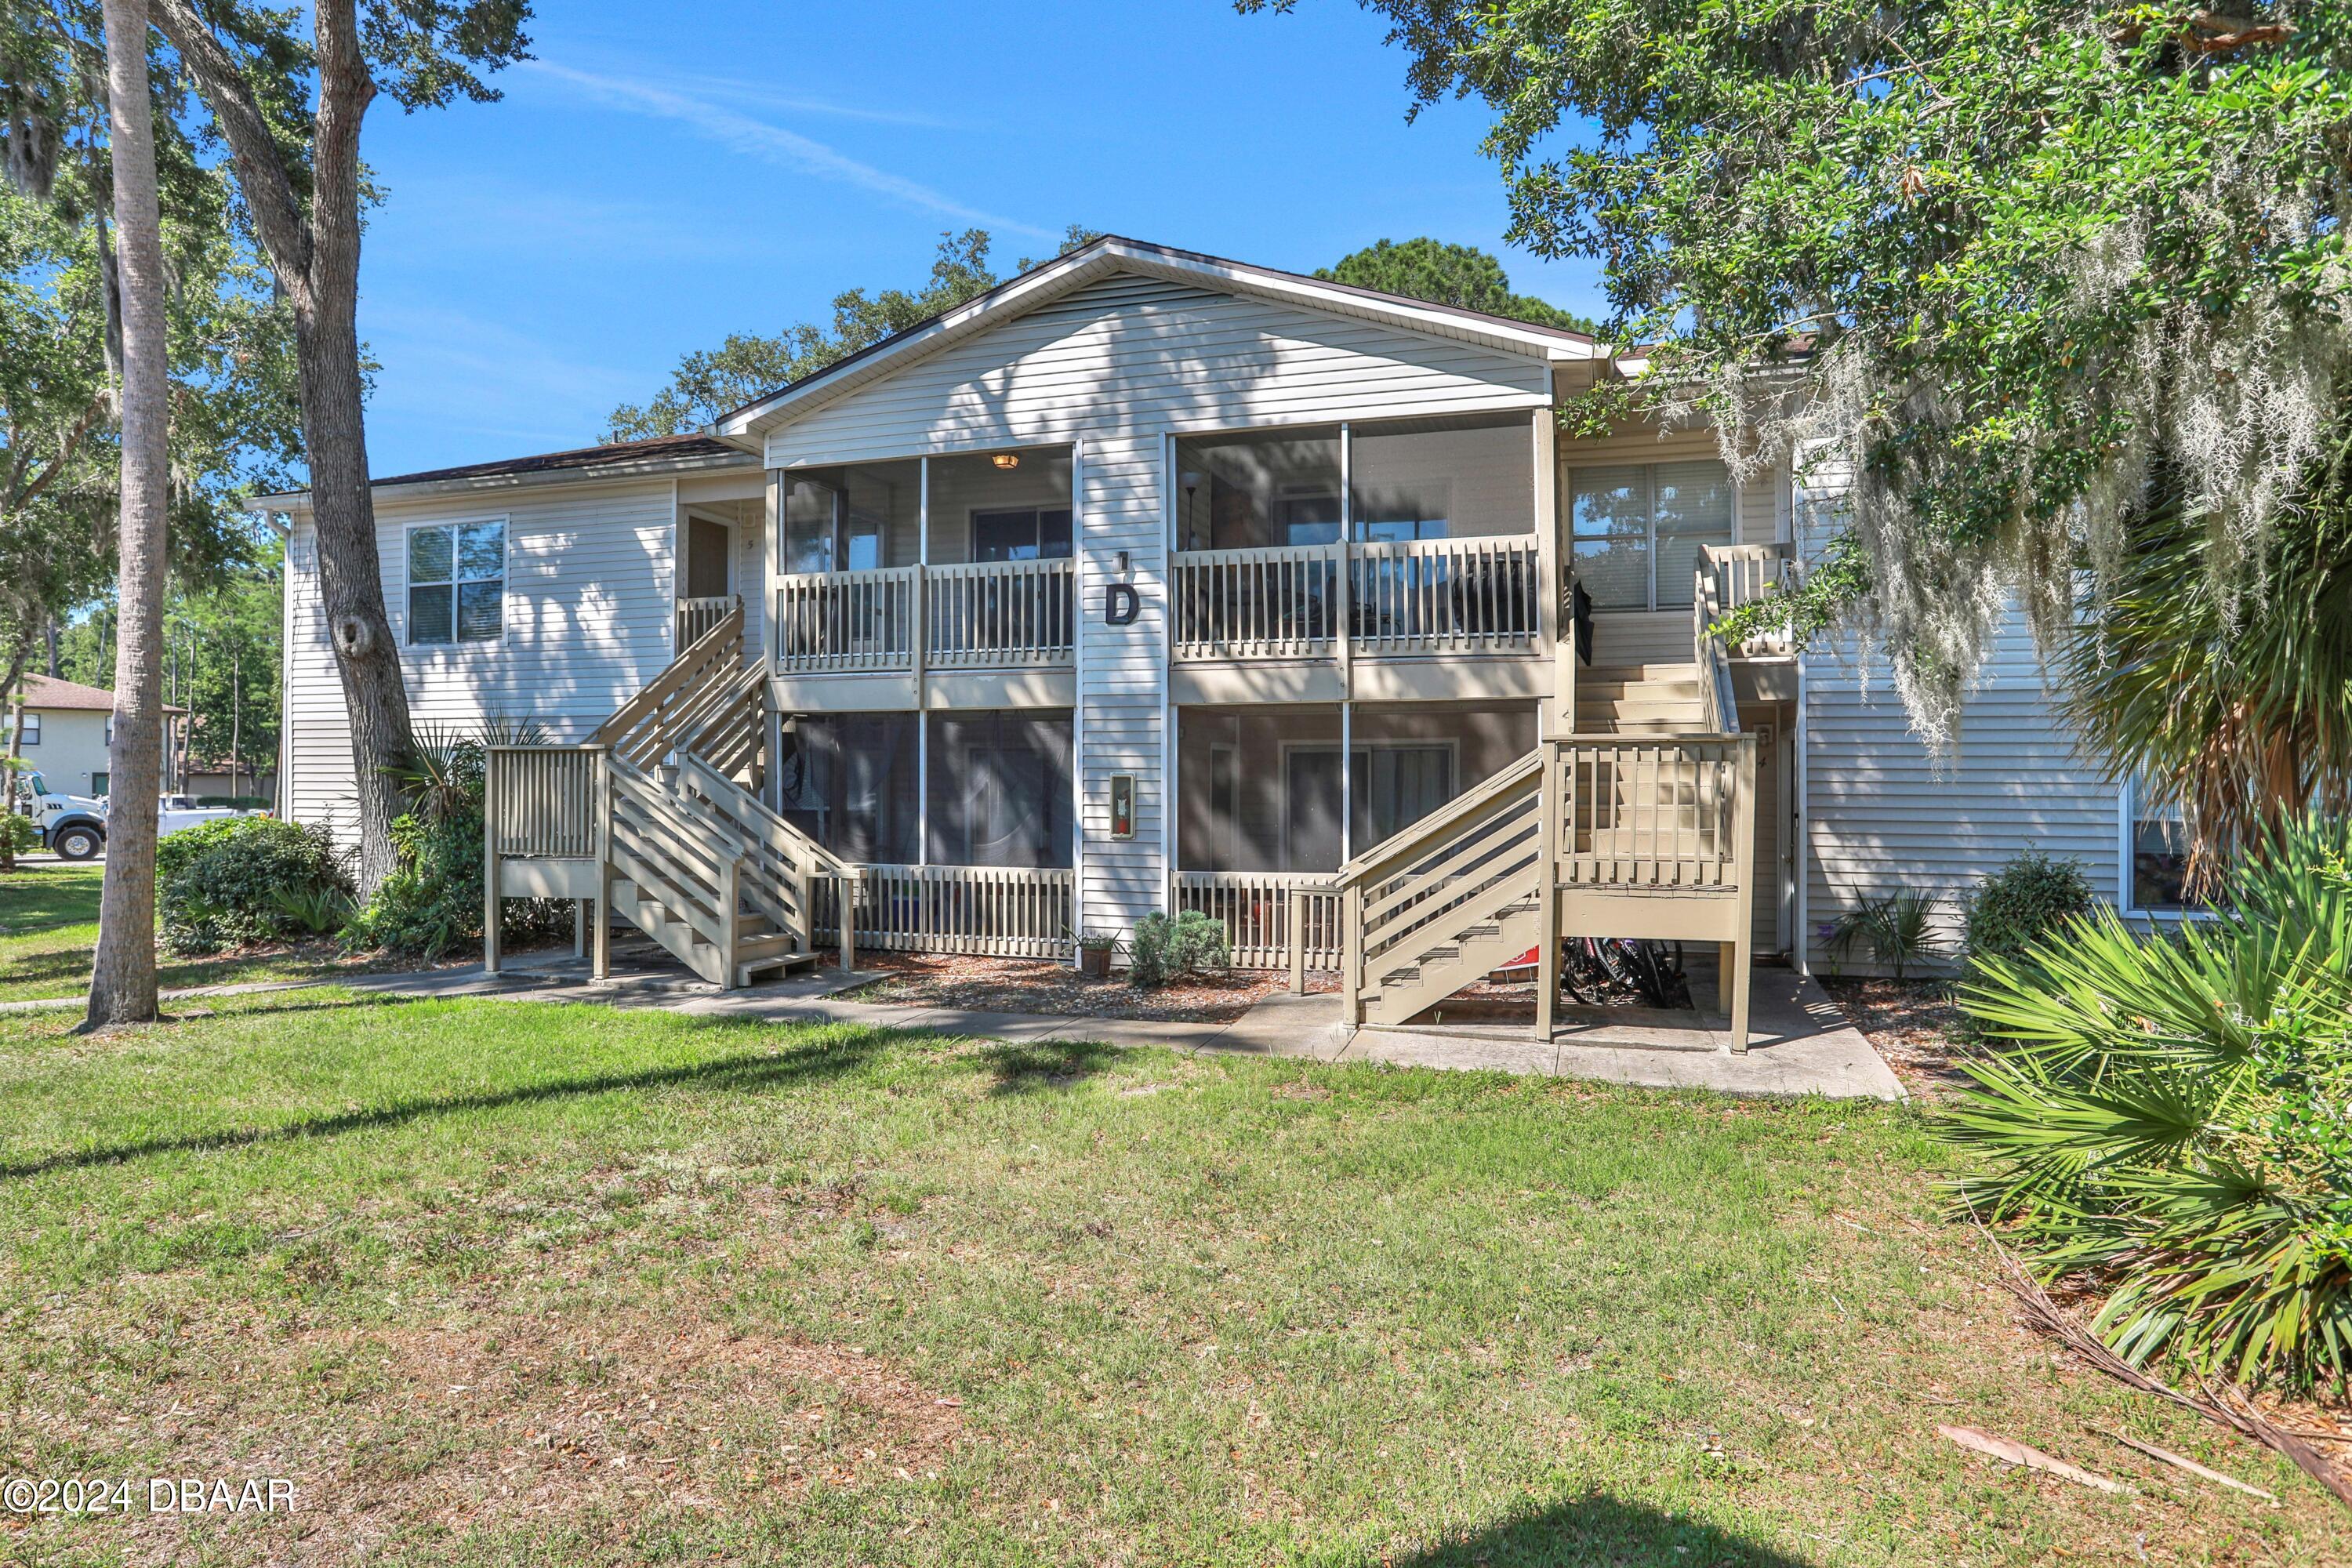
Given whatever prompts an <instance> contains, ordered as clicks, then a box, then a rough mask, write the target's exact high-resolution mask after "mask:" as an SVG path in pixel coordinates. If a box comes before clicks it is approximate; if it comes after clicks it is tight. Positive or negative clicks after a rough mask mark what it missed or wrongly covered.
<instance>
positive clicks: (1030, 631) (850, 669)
mask: <svg viewBox="0 0 2352 1568" xmlns="http://www.w3.org/2000/svg"><path fill="white" fill-rule="evenodd" d="M1071 479H1072V466H1071V456H1070V449H1069V448H1068V447H1024V448H1020V449H1016V450H1008V451H1000V452H974V453H960V454H956V455H954V456H950V457H937V458H908V459H905V460H902V461H897V462H884V463H854V464H843V465H836V466H834V467H828V468H802V469H794V470H793V471H791V472H790V473H789V474H787V475H785V476H783V478H782V479H781V480H780V481H779V483H780V485H781V487H782V495H781V497H780V499H779V503H778V504H779V510H780V512H781V514H782V519H783V527H782V545H781V552H780V556H779V559H778V562H777V567H778V572H779V577H778V580H777V587H776V635H775V647H774V658H775V666H776V668H777V669H778V671H779V672H782V673H786V674H830V673H911V672H912V671H914V670H916V669H918V668H946V669H959V668H963V669H971V668H988V669H1002V668H1033V667H1037V666H1059V665H1066V664H1068V663H1069V662H1070V658H1071V636H1072V633H1073V630H1074V628H1075V616H1074V601H1073V595H1074V594H1075V593H1076V577H1075V574H1074V567H1075V561H1074V559H1073V552H1074V540H1073V537H1072V523H1071V519H1072V517H1073V515H1074V509H1073V507H1072V505H1071Z"/></svg>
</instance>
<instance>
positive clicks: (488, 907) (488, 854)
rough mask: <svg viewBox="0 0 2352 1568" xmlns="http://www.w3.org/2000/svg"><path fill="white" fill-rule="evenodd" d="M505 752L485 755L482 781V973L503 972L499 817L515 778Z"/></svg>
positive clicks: (492, 751)
mask: <svg viewBox="0 0 2352 1568" xmlns="http://www.w3.org/2000/svg"><path fill="white" fill-rule="evenodd" d="M504 754H505V753H503V752H500V751H499V750H498V749H497V748H496V747H493V748H491V750H490V752H489V753H488V756H487V757H486V758H485V759H484V770H483V775H482V778H483V783H482V973H485V974H496V973H498V972H499V816H501V815H502V813H503V812H504V811H505V810H506V809H507V801H506V798H505V797H506V792H507V790H508V789H509V787H510V784H511V781H510V780H509V777H508V776H507V774H508V770H507V768H506V767H505V765H504V764H503V763H501V762H500V761H499V759H500V758H501V757H502V756H503V755H504Z"/></svg>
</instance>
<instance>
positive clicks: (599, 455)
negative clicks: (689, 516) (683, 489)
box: [369, 436, 745, 489]
mask: <svg viewBox="0 0 2352 1568" xmlns="http://www.w3.org/2000/svg"><path fill="white" fill-rule="evenodd" d="M744 455H745V454H744V452H743V449H742V448H741V447H730V446H729V445H728V444H727V443H726V442H724V441H714V440H712V439H711V438H710V437H708V436H655V437H649V438H647V439H646V440H643V441H614V442H609V443H607V444H606V445H604V446H601V447H573V448H572V449H571V450H570V451H567V452H541V453H539V454H537V455H535V456H533V457H529V458H499V460H498V461H496V462H491V463H465V464H461V465H459V466H458V467H457V468H423V469H420V470H418V471H417V472H415V473H413V474H393V475H390V476H387V477H386V478H383V479H371V480H370V481H369V483H370V484H371V485H373V486H374V487H375V488H377V489H382V488H383V486H385V485H426V484H433V483H436V482H437V481H439V480H442V479H490V478H493V477H496V476H498V475H500V474H551V473H556V472H559V471H561V470H563V469H568V468H613V467H615V466H617V465H620V464H623V463H655V462H683V461H686V460H688V459H690V458H740V457H743V456H744Z"/></svg>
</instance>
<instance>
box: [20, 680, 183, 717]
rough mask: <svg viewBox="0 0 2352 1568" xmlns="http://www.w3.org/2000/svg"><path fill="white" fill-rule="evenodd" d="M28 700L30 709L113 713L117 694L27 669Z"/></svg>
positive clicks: (167, 708)
mask: <svg viewBox="0 0 2352 1568" xmlns="http://www.w3.org/2000/svg"><path fill="white" fill-rule="evenodd" d="M24 702H25V706H26V707H27V708H47V709H53V710H56V709H63V710H79V711H85V712H100V713H111V712H113V711H114V693H113V692H111V691H109V690H107V689H105V688H104V687H102V686H84V685H82V684H81V683H80V682H79V681H78V680H58V679H54V678H52V677H50V676H47V675H35V674H34V673H33V672H32V671H30V670H26V672H25V689H24ZM163 711H165V712H166V713H185V712H186V711H187V710H186V709H184V708H175V707H173V706H171V705H170V704H168V703H167V704H165V705H164V709H163Z"/></svg>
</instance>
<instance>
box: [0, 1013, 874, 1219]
mask: <svg viewBox="0 0 2352 1568" xmlns="http://www.w3.org/2000/svg"><path fill="white" fill-rule="evenodd" d="M367 1005H396V1003H394V1002H385V1003H376V1004H371V1003H369V1002H365V1001H355V1002H350V1003H330V1004H321V1005H319V1006H317V1007H302V1008H288V1009H284V1010H285V1011H288V1012H298V1011H299V1012H310V1011H323V1010H326V1009H327V1008H330V1007H336V1006H367ZM273 1011H276V1010H275V1009H273ZM751 1024H752V1020H748V1019H745V1020H736V1019H725V1020H711V1021H710V1023H709V1025H708V1026H711V1027H719V1028H728V1029H735V1028H742V1027H747V1026H751ZM896 1038H899V1036H898V1035H896V1034H895V1033H894V1032H893V1031H889V1030H884V1029H859V1030H857V1031H856V1032H854V1033H843V1034H836V1035H833V1036H830V1037H826V1038H823V1039H818V1040H813V1041H810V1042H809V1043H807V1044H806V1045H803V1046H797V1047H792V1048H790V1049H787V1050H782V1051H758V1052H744V1053H741V1054H739V1055H736V1056H730V1057H720V1058H716V1059H714V1060H711V1061H707V1062H695V1063H692V1064H690V1065H687V1066H682V1067H668V1068H640V1069H638V1070H636V1071H635V1072H614V1073H598V1074H593V1075H591V1076H587V1077H583V1078H572V1079H552V1080H551V1081H549V1082H546V1083H536V1084H527V1085H522V1086H519V1087H517V1088H514V1089H498V1090H495V1091H492V1092H488V1093H482V1094H457V1095H446V1096H438V1097H434V1098H430V1099H418V1100H407V1101H403V1102H397V1103H394V1104H391V1105H380V1106H376V1107H373V1108H372V1109H369V1110H352V1111H345V1112H342V1113H341V1114H338V1115H333V1116H316V1117H309V1118H305V1119H303V1120H301V1121H289V1122H288V1123H286V1124H284V1125H283V1126H278V1127H232V1128H223V1129H221V1130H220V1131H216V1132H199V1133H193V1134H191V1135H189V1136H187V1137H184V1138H155V1139H149V1140H147V1141H145V1142H136V1143H117V1144H111V1145H106V1146H101V1147H99V1148H94V1149H77V1150H74V1151H72V1152H68V1153H58V1154H49V1155H44V1156H42V1157H40V1158H38V1159H31V1160H18V1161H11V1162H7V1163H0V1181H13V1180H17V1179H21V1178H24V1177H27V1176H37V1175H43V1174H46V1173H49V1172H52V1171H68V1170H82V1169H87V1168H89V1167H90V1166H94V1165H115V1164H122V1163H127V1162H129V1161H132V1160H140V1159H145V1158H147V1157H149V1156H151V1155H156V1154H177V1153H194V1152H207V1151H211V1150H217V1149H244V1148H252V1147H257V1146H259V1145H262V1144H268V1143H292V1142H298V1141H299V1140H302V1139H305V1138H331V1137H334V1136H336V1135H338V1134H341V1133H345V1132H357V1131H365V1130H370V1129H374V1128H383V1127H401V1126H405V1125H406V1124H408V1123H409V1122H412V1121H429V1120H431V1119H433V1118H435V1117H440V1116H449V1115H456V1114H460V1113H463V1112H467V1111H476V1110H503V1109H506V1108H508V1107H509V1106H519V1105H535V1104H540V1103H542V1102H545V1101H549V1100H571V1099H577V1098H584V1097H586V1096H590V1095H598V1094H612V1093H614V1092H616V1091H619V1090H625V1089H669V1088H675V1087H677V1086H678V1085H681V1084H693V1085H697V1086H698V1087H702V1088H707V1089H728V1090H735V1091H739V1092H743V1091H757V1090H767V1089H783V1088H789V1087H791V1086H793V1085H794V1084H799V1083H807V1082H814V1081H816V1080H819V1079H828V1078H838V1077H841V1076H843V1075H845V1074H847V1073H850V1072H853V1071H855V1070H856V1069H857V1068H859V1067H861V1066H863V1065H864V1064H865V1063H866V1061H868V1060H869V1059H871V1058H873V1057H874V1056H875V1055H876V1053H877V1052H878V1051H880V1050H881V1049H882V1048H883V1047H886V1046H887V1045H888V1044H890V1043H891V1042H892V1041H893V1040H894V1039H896Z"/></svg>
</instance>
